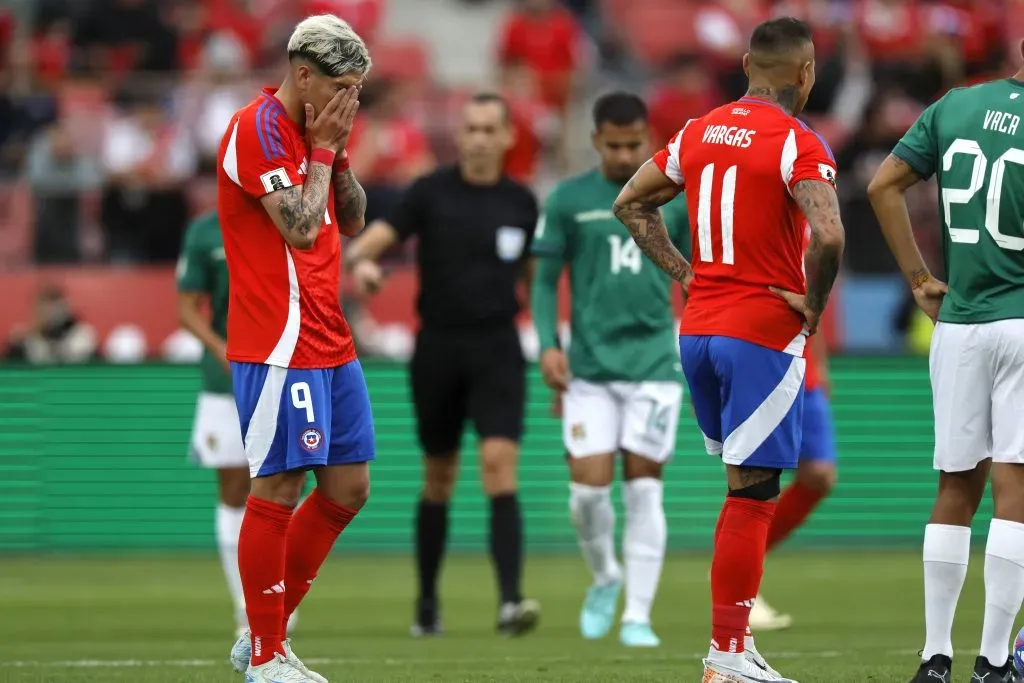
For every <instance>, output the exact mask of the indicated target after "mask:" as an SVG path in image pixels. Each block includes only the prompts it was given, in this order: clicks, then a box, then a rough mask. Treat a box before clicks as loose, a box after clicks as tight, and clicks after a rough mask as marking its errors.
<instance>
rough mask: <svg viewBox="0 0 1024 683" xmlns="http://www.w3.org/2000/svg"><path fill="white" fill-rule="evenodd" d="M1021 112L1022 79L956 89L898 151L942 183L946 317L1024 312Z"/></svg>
mask: <svg viewBox="0 0 1024 683" xmlns="http://www.w3.org/2000/svg"><path fill="white" fill-rule="evenodd" d="M1018 108H1019V109H1020V111H1018ZM1021 115H1024V83H1021V82H1019V81H1016V80H1013V79H1003V80H999V81H992V82H990V83H983V84H981V85H976V86H974V87H971V88H957V89H955V90H951V91H950V92H949V93H947V94H946V96H945V97H943V98H942V99H941V100H939V101H938V102H936V103H935V104H933V105H932V106H930V107H928V109H926V110H925V112H924V113H923V114H921V118H919V119H918V120H917V122H916V123H915V124H914V126H913V128H911V129H910V130H909V131H908V132H907V134H906V135H905V136H904V137H903V139H902V140H901V141H900V142H899V144H898V145H896V148H895V149H894V150H893V154H894V155H896V156H898V157H899V158H900V159H903V160H904V161H906V162H907V163H908V164H909V165H910V167H911V168H913V169H914V171H915V172H916V173H917V174H918V175H920V176H921V177H922V178H929V177H930V176H931V175H932V174H933V173H934V174H935V175H936V179H937V182H938V186H939V215H940V217H941V220H942V253H943V258H944V260H945V265H946V279H947V280H948V284H949V294H947V295H946V298H945V300H944V301H943V303H942V308H941V309H940V310H939V320H940V321H941V322H948V323H986V322H991V321H993V320H1004V319H1006V318H1024V254H1022V253H1021V251H1022V250H1024V227H1022V226H1024V126H1021Z"/></svg>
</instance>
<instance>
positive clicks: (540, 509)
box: [0, 358, 991, 552]
mask: <svg viewBox="0 0 1024 683" xmlns="http://www.w3.org/2000/svg"><path fill="white" fill-rule="evenodd" d="M365 370H366V376H367V382H368V384H369V387H370V392H371V395H372V400H373V407H374V413H375V418H376V425H377V452H378V459H377V462H376V463H375V464H374V466H373V490H372V494H371V497H370V502H369V503H368V505H367V507H366V508H365V509H364V510H363V512H362V513H361V514H360V516H359V517H358V519H357V521H356V522H355V523H353V525H352V527H351V528H350V529H349V531H348V532H347V533H346V534H345V540H344V544H345V547H346V548H347V549H348V550H349V551H351V550H354V549H358V550H361V551H366V552H388V551H399V552H401V551H406V550H408V549H409V548H410V542H411V535H412V529H411V524H410V522H411V516H412V513H413V509H414V506H415V501H416V499H417V495H418V492H419V489H420V455H419V451H418V448H417V445H416V438H415V429H414V424H413V413H412V408H411V405H410V403H409V391H408V383H407V377H406V370H405V367H404V366H402V365H396V364H390V363H378V362H367V363H365ZM832 382H833V402H834V411H835V418H836V427H837V430H838V439H839V451H840V475H839V480H840V481H839V485H838V487H837V489H836V491H835V493H834V495H833V496H832V497H831V498H830V499H829V500H828V501H827V502H826V503H825V504H824V505H823V506H822V507H821V508H820V509H819V511H818V512H817V513H816V514H815V516H814V518H813V520H812V521H811V523H810V524H809V525H808V526H807V527H806V528H805V529H804V530H802V531H801V532H800V534H799V535H798V536H797V537H796V538H795V539H794V540H793V541H791V543H792V544H793V545H805V546H806V545H815V546H828V547H842V546H854V545H855V546H861V547H864V546H881V545H906V546H916V545H917V544H918V543H919V541H920V537H921V534H922V532H923V526H924V523H925V521H926V520H927V517H928V512H929V509H930V504H931V498H932V496H933V493H934V489H935V479H936V478H935V474H934V473H933V471H932V469H931V451H932V439H933V437H932V415H931V394H930V389H929V385H928V373H927V365H926V362H925V361H923V360H921V359H909V358H838V359H836V360H835V362H834V364H833V375H832ZM529 384H530V389H529V406H528V411H527V415H528V417H527V434H526V437H525V441H524V444H523V456H522V468H521V480H522V500H523V507H524V510H525V511H526V518H527V519H526V534H527V542H528V544H529V546H530V547H531V548H532V549H534V550H553V551H572V550H573V549H574V548H575V542H574V536H573V533H572V531H571V528H570V526H569V520H568V507H567V495H568V487H567V483H566V468H565V462H564V458H563V454H562V453H563V450H562V446H561V429H560V427H559V424H558V422H557V420H555V419H554V418H553V417H551V415H550V406H551V396H550V392H549V391H548V390H547V389H546V388H545V387H544V386H543V384H542V383H541V381H540V378H539V376H538V374H537V373H536V372H535V371H531V375H530V382H529ZM198 387H199V376H198V372H197V371H196V368H194V367H191V366H173V365H137V366H111V365H90V366H83V367H47V368H23V367H3V368H0V409H2V413H0V551H2V552H14V551H21V552H43V551H73V552H84V551H109V550H115V549H116V550H173V549H205V548H212V547H213V509H214V503H215V489H214V481H213V475H212V474H211V473H209V472H206V471H203V470H200V469H198V468H197V467H195V466H194V465H193V464H192V463H191V462H190V461H189V460H188V457H187V453H188V441H189V432H190V430H191V427H192V418H193V409H194V406H195V399H196V392H197V390H198ZM682 412H683V416H682V424H681V425H680V430H679V443H678V449H677V452H676V456H675V460H674V461H673V463H672V464H671V466H670V467H669V469H668V473H667V476H666V487H665V504H666V508H667V511H668V518H669V522H668V525H669V539H670V544H671V545H672V546H673V547H674V548H676V549H689V548H709V547H710V539H711V533H712V530H713V528H714V522H715V519H716V518H717V515H718V511H719V509H720V507H721V504H722V499H723V498H722V496H723V493H724V480H723V473H722V465H721V463H720V462H719V461H718V460H716V459H714V458H711V457H709V456H707V455H705V454H704V452H703V442H702V439H701V437H700V432H699V431H698V429H697V427H696V425H695V423H694V420H693V417H692V414H691V412H690V411H689V409H688V408H685V407H684V409H683V411H682ZM464 452H465V453H466V454H467V455H469V456H470V457H466V458H464V464H463V471H462V476H461V479H460V481H459V484H458V488H457V490H456V496H455V497H456V500H455V503H454V506H453V520H452V527H451V530H450V539H451V542H452V545H453V546H454V547H456V548H460V549H465V550H482V549H483V548H485V547H486V530H487V514H488V506H487V505H486V501H485V499H484V497H483V495H482V494H481V492H480V487H479V484H478V481H479V480H478V477H477V465H476V461H475V457H473V454H474V441H473V438H472V435H471V434H467V435H466V439H465V442H464ZM990 510H991V507H990V504H989V503H988V501H986V503H985V505H984V506H983V510H982V512H983V514H982V515H980V516H979V520H978V523H977V528H979V529H982V528H984V525H985V524H987V518H988V514H989V512H990Z"/></svg>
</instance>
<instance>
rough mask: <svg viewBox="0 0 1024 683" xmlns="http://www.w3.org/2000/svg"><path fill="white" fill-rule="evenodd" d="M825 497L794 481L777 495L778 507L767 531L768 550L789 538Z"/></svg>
mask: <svg viewBox="0 0 1024 683" xmlns="http://www.w3.org/2000/svg"><path fill="white" fill-rule="evenodd" d="M824 497H825V494H824V493H821V492H820V491H815V490H814V489H812V488H808V487H807V486H804V485H803V484H801V483H800V482H799V481H794V482H793V483H792V484H791V485H790V486H789V488H787V489H786V490H785V491H783V492H782V495H781V496H780V497H779V505H778V509H777V510H776V511H775V519H774V520H772V528H771V529H770V530H769V531H768V551H769V552H771V550H772V548H774V547H775V546H777V545H778V544H779V543H782V542H783V541H784V540H786V539H787V538H789V535H790V534H792V533H793V532H794V531H795V530H796V529H797V528H798V527H799V526H800V525H801V524H803V523H804V522H806V521H807V518H808V517H809V516H810V514H811V513H812V512H814V508H816V507H818V503H820V502H821V501H822V499H823V498H824Z"/></svg>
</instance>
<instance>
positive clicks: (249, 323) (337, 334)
mask: <svg viewBox="0 0 1024 683" xmlns="http://www.w3.org/2000/svg"><path fill="white" fill-rule="evenodd" d="M275 92H276V91H275V90H269V89H268V90H264V91H263V94H262V95H260V97H259V98H257V99H256V100H255V101H253V102H251V103H250V104H248V105H247V106H245V107H244V108H242V109H241V110H239V111H238V113H236V114H235V115H234V116H233V117H232V118H231V123H230V124H229V125H228V130H227V132H226V133H225V134H224V140H223V141H222V142H221V145H220V151H219V152H218V155H217V161H218V163H217V214H218V218H219V219H220V226H221V232H222V233H223V235H224V256H225V258H226V259H227V265H228V287H229V301H228V353H227V356H228V358H229V359H230V360H233V361H238V362H243V363H266V364H267V365H275V366H277V367H282V368H333V367H336V366H339V365H344V364H345V363H347V362H349V361H351V360H353V359H355V357H356V352H355V344H354V342H353V341H352V333H351V331H350V330H349V327H348V323H347V322H345V317H344V316H343V315H342V313H341V304H340V297H339V295H340V284H341V238H340V236H339V234H338V231H337V229H335V225H336V224H337V219H336V218H335V215H334V188H333V187H332V188H331V190H330V195H329V197H328V200H327V211H326V212H325V215H324V225H323V226H321V230H320V234H319V235H318V236H317V238H316V242H315V243H314V244H313V248H312V249H308V250H305V251H304V250H300V249H292V248H291V247H289V246H288V244H287V242H285V240H284V238H283V237H282V236H281V233H280V232H279V231H278V229H277V226H276V225H275V224H274V221H273V220H272V219H271V218H270V215H269V214H267V211H266V209H264V208H263V205H262V204H261V203H260V198H261V197H263V196H264V195H266V194H269V193H271V192H276V191H278V190H281V189H284V188H286V187H291V186H293V185H301V184H302V183H303V182H304V181H305V176H306V172H307V169H308V166H309V147H308V146H307V144H306V140H305V137H304V135H303V131H302V129H301V128H300V127H299V125H298V124H297V123H296V122H295V121H293V120H291V119H290V118H288V114H287V113H285V110H284V105H282V104H281V101H280V100H278V99H277V97H275V96H274V93H275Z"/></svg>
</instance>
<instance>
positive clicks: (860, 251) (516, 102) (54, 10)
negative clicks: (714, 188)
mask: <svg viewBox="0 0 1024 683" xmlns="http://www.w3.org/2000/svg"><path fill="white" fill-rule="evenodd" d="M434 1H435V0H431V2H434ZM436 2H437V4H438V6H439V7H440V6H441V5H446V6H449V5H453V4H457V3H458V2H463V3H466V4H475V5H480V4H492V5H494V4H500V5H506V6H507V11H505V13H504V15H503V19H502V20H501V21H502V24H501V26H499V27H497V30H496V31H495V36H496V38H495V41H494V44H493V45H492V46H491V54H487V55H466V58H467V59H479V60H487V61H489V62H490V63H492V64H493V69H492V70H491V73H492V74H493V78H491V79H490V80H489V81H488V82H487V83H482V84H480V85H481V86H485V87H490V88H492V89H495V90H500V91H502V92H503V93H505V94H506V95H507V96H508V98H509V99H510V101H511V102H512V105H513V112H514V119H515V125H516V127H517V130H518V133H519V135H518V137H517V140H518V143H517V146H516V148H515V149H514V150H513V151H512V153H511V154H510V155H509V158H508V160H507V163H508V170H509V172H510V173H512V174H513V175H515V176H516V177H517V178H520V179H521V180H523V181H525V182H528V183H530V182H535V181H537V180H538V179H540V178H542V177H544V176H545V175H548V176H551V177H554V176H557V175H558V174H564V173H567V172H570V171H574V170H578V167H579V166H581V165H582V163H584V162H585V161H586V157H585V156H583V157H581V155H579V154H577V155H575V156H574V155H573V154H572V150H573V149H582V148H585V146H586V133H587V129H586V125H585V118H584V117H583V114H582V112H585V109H586V104H587V103H588V101H590V100H592V98H593V96H594V95H595V94H597V92H599V91H600V90H601V88H602V87H607V85H606V84H609V83H615V84H622V83H628V84H630V85H631V86H632V87H634V88H637V89H642V90H643V91H644V92H646V93H647V94H648V96H649V103H650V106H651V113H652V121H653V132H652V136H653V140H652V142H653V143H654V144H656V145H660V144H662V143H663V142H664V141H665V140H666V139H667V138H668V137H669V136H670V135H671V134H672V133H673V132H674V131H675V130H676V129H677V128H678V127H679V126H680V125H681V124H682V123H683V122H685V121H686V120H687V119H688V118H690V117H693V116H697V115H700V114H702V113H703V112H705V111H706V110H708V109H709V108H711V107H713V106H715V105H716V104H718V103H722V102H725V101H728V100H729V99H732V98H735V97H738V96H739V95H741V94H742V92H743V90H744V75H743V72H742V69H741V67H740V58H741V56H742V54H743V52H744V48H745V43H746V39H747V36H748V35H749V32H750V30H751V29H752V28H753V26H754V25H755V24H757V23H758V22H759V21H761V20H762V19H764V18H766V17H769V16H771V15H773V14H779V13H785V14H793V15H797V16H800V17H803V18H805V19H806V20H807V21H808V22H809V23H810V24H811V25H812V26H813V28H814V32H815V42H816V46H817V58H818V85H817V87H816V89H815V91H814V94H813V97H812V100H811V102H810V105H809V108H808V111H807V120H808V123H809V124H810V125H812V126H814V127H815V128H816V129H817V130H818V131H819V132H820V133H821V134H822V135H824V136H825V138H826V139H827V140H828V141H829V142H830V143H831V145H832V147H833V149H834V150H835V153H836V156H837V160H838V162H839V165H840V169H841V173H842V175H841V178H842V181H841V190H842V194H843V201H844V204H845V217H846V222H847V224H848V225H850V226H854V227H855V229H857V239H855V240H850V241H849V249H848V256H847V267H848V269H849V270H850V271H853V272H858V273H886V272H891V271H892V269H893V264H892V262H891V260H890V259H889V257H888V253H887V250H886V249H884V248H883V246H882V242H881V237H880V234H879V233H878V231H877V229H874V218H873V216H872V214H871V211H870V208H869V207H868V205H867V203H866V199H865V197H864V192H863V189H864V187H865V185H866V182H867V179H868V178H869V177H870V175H871V174H872V172H873V170H874V169H875V168H876V167H877V165H878V163H879V161H880V160H881V158H882V157H883V156H884V155H885V154H886V153H887V152H888V150H889V149H890V148H891V147H892V145H893V144H894V143H895V142H896V140H898V138H899V137H900V135H901V134H902V133H903V132H904V131H905V130H906V128H907V127H908V126H909V125H910V123H911V122H912V121H913V120H914V118H915V117H916V116H917V115H918V114H919V113H920V111H921V110H922V108H923V107H924V106H926V105H927V104H928V103H929V102H930V101H933V100H934V99H935V98H936V97H937V96H939V95H940V94H941V93H943V92H944V91H945V90H947V89H948V88H950V87H953V86H957V85H963V84H969V83H971V82H975V81H979V80H984V79H988V78H992V77H996V76H1001V75H1006V74H1008V73H1012V71H1013V62H1015V60H1017V59H1019V54H1018V52H1017V50H1016V49H1015V48H1014V47H1013V45H1014V41H1015V40H1016V39H1017V37H1018V36H1017V35H1016V34H1015V32H1014V30H1015V27H1018V26H1020V22H1019V21H1018V17H1017V15H1018V14H1019V12H1018V11H1017V10H1018V8H1017V5H1018V3H1017V2H1013V1H1011V0H1006V1H1005V2H1004V1H1003V0H984V1H981V0H978V1H972V0H845V1H844V0H779V1H776V2H770V1H768V0H716V1H710V0H564V2H558V1H557V0H518V1H508V0H436ZM6 3H7V4H6V5H4V4H0V84H2V87H0V267H12V266H21V265H23V264H24V263H25V262H26V261H29V262H35V263H40V264H53V263H62V264H65V263H79V262H110V263H167V262H171V261H173V260H174V259H175V258H176V256H177V252H178V248H179V244H180V240H181V235H182V233H183V230H184V227H185V225H186V223H187V221H188V220H189V219H190V217H192V216H194V215H195V214H197V213H198V212H201V211H203V210H206V209H208V208H210V207H211V206H212V205H213V202H214V190H213V188H214V184H213V182H212V177H213V173H214V161H215V156H216V149H217V145H218V143H219V141H220V137H221V135H222V133H223V130H224V128H225V126H226V122H227V120H228V119H229V117H230V116H231V114H232V113H233V112H234V111H235V110H236V109H238V108H239V107H240V106H242V105H243V104H245V103H246V102H247V101H249V100H250V99H251V98H252V97H253V96H254V93H256V92H257V88H258V86H259V85H262V84H265V83H274V82H276V81H277V77H276V73H277V72H276V68H277V67H278V66H280V64H281V63H282V60H283V57H284V53H285V49H284V46H285V44H286V41H287V37H288V33H289V31H290V28H291V27H292V26H293V25H294V23H295V22H296V21H297V20H298V19H299V18H301V17H302V16H305V15H308V14H310V13H317V12H333V13H336V14H338V15H340V16H342V17H343V18H345V19H347V20H348V21H349V22H350V23H352V24H353V26H354V27H355V28H356V30H357V31H359V32H360V34H361V35H363V36H364V37H365V38H366V40H367V42H368V44H369V46H370V49H371V52H372V53H373V55H374V58H375V60H376V63H377V66H376V68H375V71H374V73H373V75H372V76H373V77H372V79H371V81H370V83H369V84H368V86H367V88H366V89H365V91H364V93H363V96H362V108H361V110H360V115H359V122H358V129H357V130H356V131H355V133H354V134H353V138H352V142H351V146H350V155H351V158H352V165H353V167H354V168H355V169H356V172H357V174H358V176H359V178H360V179H361V181H362V182H363V183H364V185H365V186H366V187H367V192H368V195H369V209H368V210H369V213H370V216H369V218H370V219H372V218H374V217H376V216H378V215H381V214H382V213H384V212H386V211H387V209H388V207H389V206H390V205H391V204H392V203H393V202H394V201H395V198H396V197H397V196H398V195H399V193H400V192H401V190H402V188H403V187H404V186H405V185H406V184H407V183H409V182H410V180H411V179H413V178H415V177H416V176H417V175H418V174H420V173H422V172H424V171H426V170H429V169H430V168H432V167H433V166H434V165H435V164H436V163H440V162H445V161H447V160H450V158H451V155H452V149H451V145H450V142H449V139H450V125H451V122H452V120H453V117H454V112H455V111H456V108H457V107H458V106H459V104H460V103H461V101H462V100H463V98H464V97H465V96H466V95H467V92H466V90H465V89H464V88H456V87H451V86H450V84H446V83H443V82H437V79H435V78H433V77H432V73H433V71H432V69H431V53H432V45H436V44H437V42H438V41H451V40H453V39H457V36H430V35H426V36H416V37H415V38H412V39H410V38H408V37H405V38H397V37H393V36H390V35H389V34H388V31H387V23H388V22H387V16H388V12H397V11H409V9H408V8H409V7H418V8H419V11H430V9H429V8H428V7H427V4H428V3H427V0H418V2H415V3H408V2H406V3H402V2H400V1H399V0H20V1H18V0H6ZM581 158H582V159H583V161H581V160H580V159H581ZM912 206H913V210H914V214H915V219H916V223H917V225H919V226H920V227H921V229H922V230H921V231H922V235H923V236H927V243H928V244H929V246H930V249H929V257H930V259H931V260H932V261H933V262H935V263H936V265H938V263H937V258H936V257H937V245H938V235H937V232H936V231H935V230H934V226H935V220H936V217H935V201H934V188H933V187H932V186H930V185H924V186H921V187H920V188H919V189H917V191H916V194H915V196H914V197H913V198H912ZM401 257H402V256H401V255H399V258H401Z"/></svg>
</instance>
